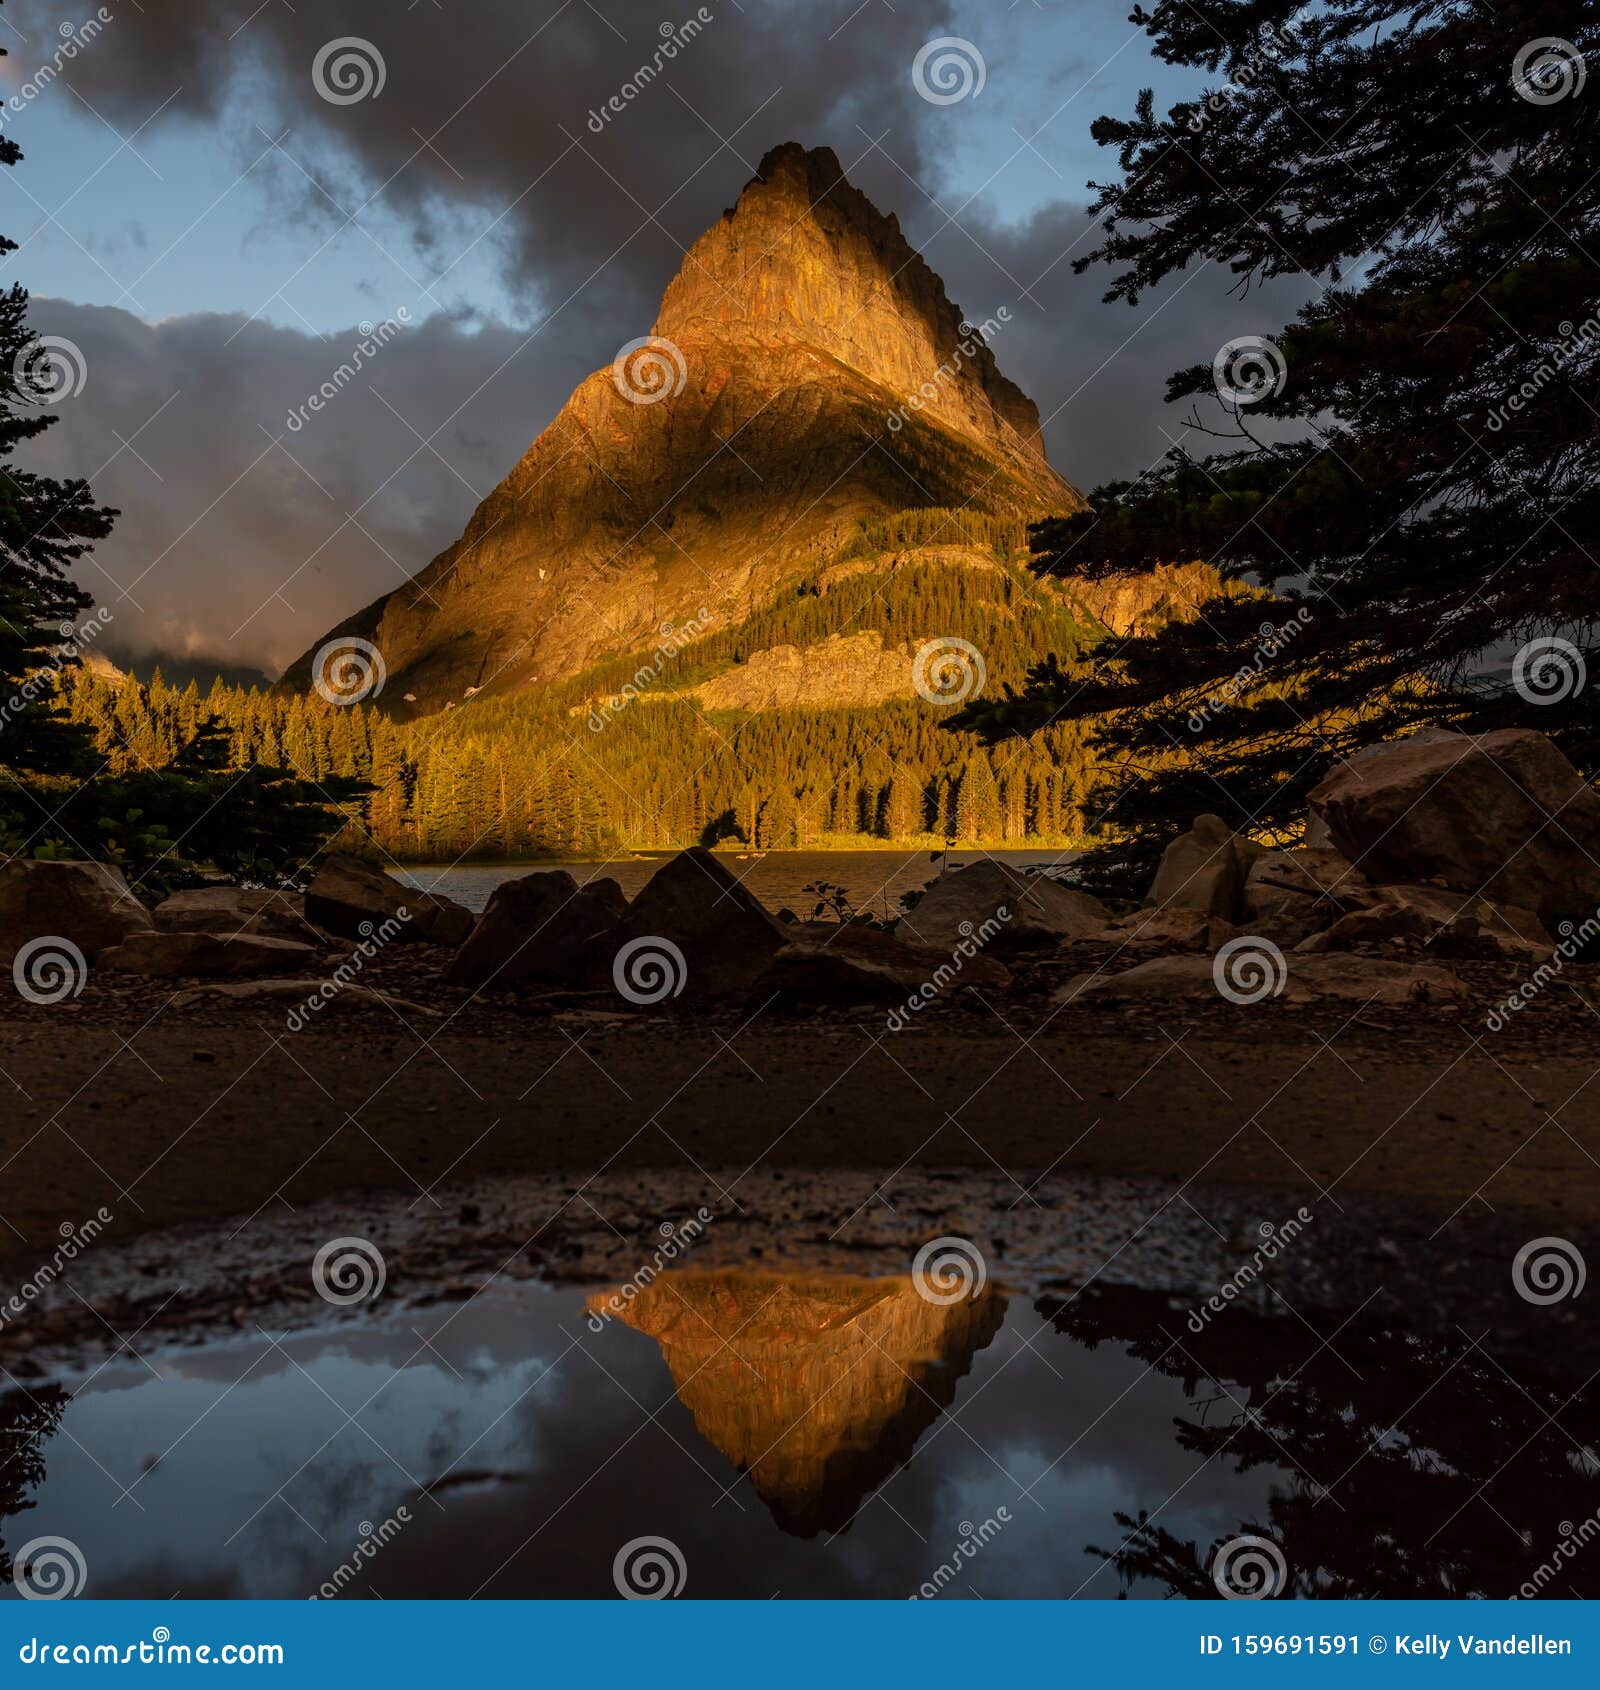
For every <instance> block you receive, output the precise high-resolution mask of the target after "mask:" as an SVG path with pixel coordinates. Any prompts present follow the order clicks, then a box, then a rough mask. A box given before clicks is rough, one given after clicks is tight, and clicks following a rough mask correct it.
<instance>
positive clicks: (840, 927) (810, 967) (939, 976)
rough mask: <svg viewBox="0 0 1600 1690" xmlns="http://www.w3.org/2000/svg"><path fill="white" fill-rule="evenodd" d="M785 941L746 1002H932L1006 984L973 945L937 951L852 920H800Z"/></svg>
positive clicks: (995, 964)
mask: <svg viewBox="0 0 1600 1690" xmlns="http://www.w3.org/2000/svg"><path fill="white" fill-rule="evenodd" d="M785 937H786V938H787V939H788V941H789V942H788V943H787V944H785V945H784V946H783V947H782V948H781V949H779V950H777V951H775V952H774V953H773V955H772V958H771V960H770V961H769V962H768V964H767V966H766V968H764V969H763V970H762V972H761V974H760V975H759V977H758V978H757V980H756V982H755V984H754V985H753V986H752V987H751V988H750V996H751V999H752V1001H760V1002H766V1001H767V999H768V998H770V997H772V996H774V995H776V996H778V997H781V998H784V999H788V1000H795V1001H801V1002H821V1003H857V1002H861V1001H863V1000H865V1001H869V1002H870V1001H884V1002H888V1001H890V1000H899V1001H906V1000H909V999H911V998H913V997H916V998H918V999H919V1000H920V1001H931V1000H932V999H933V998H936V997H939V996H941V995H942V994H944V993H947V992H955V991H958V990H959V989H960V988H961V987H963V986H983V987H989V988H991V989H992V990H995V991H1003V990H1004V989H1005V988H1006V987H1007V986H1009V985H1010V983H1011V972H1010V970H1009V969H1008V968H1007V967H1006V966H1005V964H1004V963H1002V962H1000V961H999V960H998V959H997V958H995V957H992V956H985V955H984V954H983V952H982V950H981V949H980V948H979V947H978V945H977V941H976V940H974V939H968V940H966V941H965V942H964V943H963V942H961V941H958V942H957V948H956V950H955V951H954V952H951V951H939V950H933V949H931V948H929V947H928V946H925V945H908V944H906V943H905V942H904V941H903V940H902V939H900V938H899V937H898V936H897V935H892V934H889V933H885V932H883V931H882V929H880V928H875V927H867V926H864V925H862V924H861V923H859V922H844V923H837V922H800V923H796V924H795V925H794V926H793V927H790V928H788V930H787V932H786V935H785Z"/></svg>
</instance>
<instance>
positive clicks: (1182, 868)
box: [1145, 816, 1244, 921]
mask: <svg viewBox="0 0 1600 1690" xmlns="http://www.w3.org/2000/svg"><path fill="white" fill-rule="evenodd" d="M1243 887H1244V868H1243V865H1242V863H1241V861H1240V853H1239V850H1238V847H1237V844H1236V843H1235V839H1234V835H1233V831H1232V829H1230V828H1229V826H1228V824H1227V823H1226V822H1225V821H1223V819H1222V818H1221V817H1220V816H1197V817H1196V818H1195V823H1194V826H1193V827H1192V828H1191V829H1190V830H1189V831H1188V832H1187V833H1181V834H1179V835H1178V837H1177V838H1176V839H1174V840H1173V842H1172V843H1171V844H1170V845H1169V846H1168V847H1167V848H1166V850H1165V851H1163V852H1162V853H1161V866H1160V867H1159V868H1158V869H1157V870H1156V877H1155V879H1154V881H1152V882H1151V885H1150V892H1149V895H1148V896H1147V897H1146V898H1145V903H1146V904H1147V905H1148V906H1150V907H1151V908H1154V909H1162V910H1166V909H1172V910H1198V911H1200V913H1201V914H1202V915H1220V916H1221V917H1222V918H1223V920H1225V921H1231V920H1232V919H1233V917H1234V914H1235V912H1236V911H1237V909H1238V907H1239V894H1240V892H1241V891H1242V890H1243Z"/></svg>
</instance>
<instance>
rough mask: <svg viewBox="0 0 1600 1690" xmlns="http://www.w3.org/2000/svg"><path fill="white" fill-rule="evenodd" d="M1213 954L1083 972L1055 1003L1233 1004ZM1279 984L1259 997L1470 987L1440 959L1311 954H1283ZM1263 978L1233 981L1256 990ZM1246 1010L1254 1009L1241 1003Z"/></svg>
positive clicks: (1436, 997) (1438, 997)
mask: <svg viewBox="0 0 1600 1690" xmlns="http://www.w3.org/2000/svg"><path fill="white" fill-rule="evenodd" d="M1217 967H1218V965H1217V962H1216V959H1215V958H1213V957H1200V956H1167V957H1156V958H1154V959H1152V960H1151V961H1150V962H1141V963H1138V964H1137V965H1135V966H1134V967H1133V968H1128V969H1124V970H1123V971H1122V972H1121V973H1119V974H1110V973H1100V974H1080V975H1078V976H1077V977H1076V978H1074V979H1072V980H1069V981H1068V982H1067V984H1066V985H1065V986H1063V987H1061V988H1060V990H1059V991H1057V992H1056V993H1055V996H1054V998H1053V1000H1052V1001H1053V1002H1055V1003H1058V1004H1070V1003H1075V1002H1077V1001H1078V1000H1080V999H1093V1000H1095V1001H1098V1002H1105V1003H1120V1002H1138V1001H1140V1000H1144V999H1169V1000H1174V999H1176V1000H1191V1001H1198V1002H1213V1003H1217V1002H1220V1003H1229V1002H1232V1001H1235V1000H1231V999H1229V998H1227V997H1225V996H1224V995H1223V993H1222V991H1221V989H1220V987H1219V986H1218V983H1217ZM1280 977H1281V979H1282V982H1283V984H1282V989H1281V990H1280V991H1276V992H1273V991H1270V990H1269V991H1265V992H1263V994H1262V996H1261V998H1260V999H1258V1000H1257V1002H1269V1003H1270V1002H1276V1003H1289V1004H1303V1003H1315V1002H1316V1001H1317V1000H1318V999H1321V998H1336V999H1343V1000H1346V1001H1355V1002H1360V1003H1379V1004H1418V1005H1421V1004H1427V1003H1444V1002H1448V1001H1452V1000H1459V999H1462V998H1464V997H1466V995H1467V991H1466V987H1465V986H1464V985H1463V984H1462V983H1461V981H1460V980H1459V979H1458V978H1457V977H1456V976H1455V975H1454V974H1452V973H1451V972H1450V971H1449V969H1446V968H1441V967H1439V966H1438V965H1437V964H1435V963H1408V962H1395V961H1390V960H1389V959H1387V958H1381V957H1364V956H1350V955H1338V956H1307V955H1303V954H1301V953H1299V952H1296V953H1295V954H1294V955H1293V956H1292V957H1287V958H1285V959H1284V967H1283V969H1282V970H1281V972H1280ZM1264 979H1265V976H1264V975H1258V976H1254V977H1251V978H1249V979H1248V980H1246V979H1244V978H1242V977H1241V978H1240V979H1239V980H1238V981H1237V982H1236V984H1238V985H1240V986H1245V987H1247V988H1249V989H1252V990H1253V989H1255V988H1257V987H1259V986H1261V985H1262V984H1263V981H1264ZM1239 1007H1241V1008H1249V1007H1254V1005H1253V1004H1250V1003H1241V1004H1240V1005H1239Z"/></svg>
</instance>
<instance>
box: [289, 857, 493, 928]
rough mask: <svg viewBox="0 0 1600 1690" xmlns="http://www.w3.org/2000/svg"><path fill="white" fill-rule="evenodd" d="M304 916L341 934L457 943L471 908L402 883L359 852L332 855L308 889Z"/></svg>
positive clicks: (469, 915) (467, 921)
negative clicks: (349, 854)
mask: <svg viewBox="0 0 1600 1690" xmlns="http://www.w3.org/2000/svg"><path fill="white" fill-rule="evenodd" d="M306 919H307V920H308V921H311V922H313V923H315V925H316V926H318V927H321V928H325V929H326V930H327V931H328V932H329V933H337V934H338V935H339V937H340V938H341V939H380V938H381V939H382V941H383V942H386V943H387V942H389V941H393V942H395V943H404V942H406V941H409V940H415V939H421V940H425V941H427V942H428V943H429V944H433V945H459V944H461V943H462V942H463V941H464V940H465V939H466V937H467V935H468V934H469V933H471V931H472V912H471V911H470V910H467V909H464V908H463V907H462V906H461V905H460V904H458V903H455V902H454V901H452V900H451V899H449V898H440V897H436V896H435V895H434V894H433V893H431V892H419V891H418V890H417V889H416V888H415V887H411V886H402V885H401V884H400V882H399V881H398V880H391V879H390V878H389V876H388V875H386V874H385V873H384V872H383V871H382V870H381V869H375V868H373V867H372V865H371V864H370V863H364V862H362V861H361V859H360V858H359V857H345V856H333V857H329V858H328V859H327V860H326V861H325V862H324V863H323V864H322V866H321V868H319V869H318V870H317V875H316V879H314V880H313V881H312V882H311V885H310V887H309V888H308V889H307V891H306Z"/></svg>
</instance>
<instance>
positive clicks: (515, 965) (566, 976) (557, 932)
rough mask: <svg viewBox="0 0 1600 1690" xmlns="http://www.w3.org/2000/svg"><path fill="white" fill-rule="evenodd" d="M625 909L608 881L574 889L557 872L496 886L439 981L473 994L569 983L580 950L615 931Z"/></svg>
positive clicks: (574, 975) (575, 975)
mask: <svg viewBox="0 0 1600 1690" xmlns="http://www.w3.org/2000/svg"><path fill="white" fill-rule="evenodd" d="M627 908H628V901H627V899H626V898H624V897H623V895H622V889H621V887H620V886H618V885H617V883H616V881H614V880H600V881H595V882H594V883H593V884H591V885H589V886H586V887H580V886H579V885H578V883H577V882H576V881H575V880H574V879H573V878H572V876H571V875H570V874H568V873H567V872H566V870H565V869H554V870H552V871H550V872H548V873H540V874H525V875H522V876H520V877H519V878H518V879H516V880H505V881H502V882H501V883H500V885H498V886H497V887H495V889H494V893H493V895H492V896H491V897H490V899H489V904H488V907H487V908H486V909H485V910H484V912H483V914H482V915H481V916H480V917H479V918H478V924H477V926H476V927H474V928H473V930H472V935H471V937H470V938H469V939H468V940H467V942H466V943H465V944H464V945H463V946H462V947H461V949H460V950H458V951H457V952H456V954H455V956H454V957H452V958H451V961H450V968H449V971H448V973H447V975H446V978H447V979H448V980H449V981H450V983H451V984H452V985H453V986H469V987H473V988H475V989H476V988H479V987H483V986H491V987H496V988H499V989H505V988H507V987H511V986H516V985H520V984H521V983H523V982H524V981H537V982H539V983H541V984H549V985H561V986H575V985H577V984H578V980H579V970H580V964H581V962H582V957H583V950H584V946H585V945H586V944H588V942H589V941H590V940H591V939H594V938H595V937H596V936H597V935H599V934H602V933H606V932H609V931H610V930H611V929H612V928H613V927H615V926H616V924H617V922H618V921H620V920H621V919H622V917H623V915H624V914H625V913H626V912H627Z"/></svg>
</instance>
